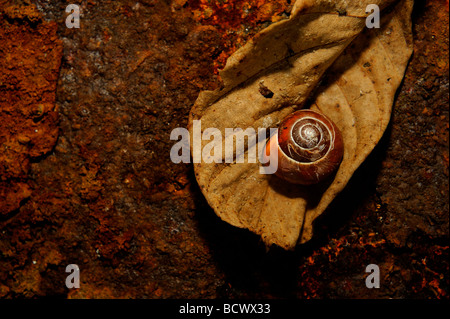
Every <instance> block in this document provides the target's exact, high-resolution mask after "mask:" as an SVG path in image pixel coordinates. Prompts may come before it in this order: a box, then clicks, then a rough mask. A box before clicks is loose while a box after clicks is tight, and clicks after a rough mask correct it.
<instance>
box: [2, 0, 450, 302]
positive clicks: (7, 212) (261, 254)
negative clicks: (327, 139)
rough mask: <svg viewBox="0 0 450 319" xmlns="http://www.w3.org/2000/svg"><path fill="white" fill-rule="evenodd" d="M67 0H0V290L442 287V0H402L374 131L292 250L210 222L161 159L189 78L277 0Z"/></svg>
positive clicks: (271, 293)
mask: <svg viewBox="0 0 450 319" xmlns="http://www.w3.org/2000/svg"><path fill="white" fill-rule="evenodd" d="M73 3H76V4H79V5H80V8H81V12H82V16H81V28H80V29H75V28H74V29H68V28H66V26H65V24H64V21H65V18H66V16H67V14H66V13H65V6H66V5H67V3H66V2H65V1H52V2H51V3H50V2H48V1H34V2H27V1H3V0H2V1H0V14H1V16H2V20H0V24H1V28H0V77H1V80H0V106H1V108H0V117H1V119H0V143H1V145H0V147H1V150H2V151H1V152H0V176H1V179H0V297H1V298H16V297H27V298H36V297H43V296H58V297H64V298H129V297H130V298H286V297H290V298H433V299H434V298H443V299H448V297H449V291H448V286H449V276H448V272H449V266H448V236H449V228H448V226H449V219H448V212H449V206H448V194H449V187H448V168H449V155H448V154H449V153H448V146H449V142H448V129H449V125H448V121H449V119H448V58H449V56H448V2H447V1H443V0H439V1H417V3H416V7H415V10H414V17H413V23H414V50H415V52H414V56H413V58H412V60H411V62H410V65H409V68H408V70H407V72H406V76H405V80H404V83H403V85H402V87H401V90H400V92H399V94H398V98H397V100H396V102H395V106H394V114H393V117H392V121H391V124H390V126H389V129H388V131H387V132H386V134H385V136H384V137H383V139H382V141H381V142H380V144H379V145H378V146H377V148H376V149H375V150H374V151H373V153H372V154H371V156H370V157H369V158H368V160H367V161H366V162H365V163H364V164H363V166H362V167H361V168H360V169H359V170H358V171H357V173H356V174H355V176H354V177H353V179H352V180H351V182H350V184H349V185H347V187H346V189H345V190H344V192H343V193H342V194H341V195H340V196H339V197H338V198H336V200H335V201H334V203H333V204H332V205H331V206H330V207H329V209H328V211H327V212H326V213H325V214H324V215H322V216H321V217H320V219H319V220H318V221H317V222H316V224H315V227H316V228H317V232H316V236H315V237H314V238H313V240H312V241H311V242H309V243H308V244H306V245H303V246H299V247H298V248H297V249H296V250H295V251H294V252H285V251H284V250H282V249H279V248H277V247H272V248H271V249H269V250H268V251H266V248H265V247H264V245H263V244H262V243H261V242H260V240H259V238H258V236H256V235H253V234H251V233H249V232H248V231H245V230H241V229H237V228H234V227H232V226H230V225H228V224H226V223H224V222H222V221H221V220H220V219H219V218H217V217H216V216H215V214H214V212H213V211H212V210H211V209H210V208H209V207H208V205H207V203H206V201H205V199H204V198H203V196H202V195H201V192H200V190H199V189H198V186H197V184H196V181H195V177H194V176H193V170H192V166H191V165H189V164H174V163H172V162H171V161H170V157H169V152H170V148H171V147H172V145H173V144H174V141H171V140H170V132H171V130H172V129H174V128H176V127H186V125H187V119H188V112H189V110H190V109H191V107H192V104H193V102H194V101H195V99H196V98H197V95H198V92H200V91H201V90H205V89H210V90H211V89H215V88H217V87H220V85H221V84H220V78H219V76H218V71H217V70H218V69H220V68H221V67H223V65H224V62H225V61H226V58H227V57H228V56H229V55H230V54H231V53H232V52H233V51H234V50H236V49H237V48H239V47H240V46H241V45H243V44H244V43H245V42H246V41H247V40H249V39H250V38H251V37H252V36H253V35H255V34H256V33H257V32H258V31H259V30H261V29H262V28H264V27H266V26H267V25H269V24H270V23H272V22H274V21H277V20H279V19H284V18H287V17H288V16H289V12H290V10H291V6H292V3H291V1H289V0H276V1H269V0H267V1H262V0H261V1H260V0H258V1H243V0H236V1H232V0H228V1H227V0H220V1H219V0H217V1H216V0H211V1H207V0H174V1H156V0H154V1H152V0H145V1H139V2H137V1H125V0H124V1H91V0H89V1H73ZM61 43H62V47H63V49H62V55H61ZM60 64H61V65H60ZM58 70H59V74H58ZM55 97H56V100H55ZM36 130H37V132H36ZM58 132H59V137H58ZM55 143H56V145H55ZM372 263H374V264H377V265H378V266H379V267H380V271H381V280H380V284H381V287H380V288H379V289H367V288H366V286H365V277H366V275H367V274H366V273H365V267H366V266H367V265H368V264H372ZM68 264H77V265H78V266H79V267H80V270H81V287H80V288H79V289H68V288H67V287H66V286H65V278H66V276H67V275H68V274H67V273H66V272H65V268H66V266H67V265H68Z"/></svg>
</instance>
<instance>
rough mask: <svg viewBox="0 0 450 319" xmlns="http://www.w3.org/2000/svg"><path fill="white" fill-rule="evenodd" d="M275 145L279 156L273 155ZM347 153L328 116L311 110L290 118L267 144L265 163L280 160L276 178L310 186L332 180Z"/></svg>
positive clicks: (337, 130) (340, 135)
mask: <svg viewBox="0 0 450 319" xmlns="http://www.w3.org/2000/svg"><path fill="white" fill-rule="evenodd" d="M271 143H276V145H275V146H276V148H274V149H276V150H277V152H275V153H276V154H270V149H271V147H270V146H271ZM343 154H344V142H343V139H342V134H341V132H340V131H339V129H338V128H337V126H336V124H334V123H333V122H332V121H331V120H330V119H329V118H328V117H326V116H325V115H323V114H321V113H318V112H316V111H312V110H300V111H296V112H294V113H292V114H291V115H289V116H287V117H286V118H285V119H284V120H283V121H282V122H281V124H280V126H279V129H278V133H277V134H275V135H273V136H272V137H271V138H270V139H269V141H268V142H267V144H266V147H265V149H264V156H265V158H266V162H267V161H269V162H270V160H271V158H272V159H273V156H277V157H278V169H277V171H276V173H275V174H276V175H277V176H278V177H280V178H282V179H284V180H286V181H288V182H290V183H293V184H302V185H311V184H316V183H319V182H321V181H323V180H325V179H326V178H327V177H329V176H330V175H331V174H332V173H333V172H335V171H336V170H337V168H338V167H339V165H340V163H341V161H342V157H343Z"/></svg>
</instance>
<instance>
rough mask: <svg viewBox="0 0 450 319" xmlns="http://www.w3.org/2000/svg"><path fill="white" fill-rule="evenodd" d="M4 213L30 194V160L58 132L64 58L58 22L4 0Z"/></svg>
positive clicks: (0, 53) (0, 182) (0, 26)
mask: <svg viewBox="0 0 450 319" xmlns="http://www.w3.org/2000/svg"><path fill="white" fill-rule="evenodd" d="M0 8H1V10H0V15H1V20H0V30H1V31H0V43H1V47H0V58H1V64H0V87H1V95H0V144H1V151H0V217H3V216H5V215H8V214H10V213H11V212H13V211H15V210H17V209H18V208H19V206H20V203H21V202H23V201H24V200H25V199H27V198H28V197H29V196H30V195H31V192H32V190H31V188H30V186H29V184H28V183H27V179H28V173H29V170H30V161H32V160H33V159H36V158H39V157H42V156H43V155H45V154H46V153H48V152H49V151H50V150H51V149H52V148H53V146H54V145H55V143H56V139H57V136H58V123H57V121H58V113H57V111H56V110H55V96H56V95H55V90H56V83H57V79H58V72H59V67H60V62H61V56H62V43H61V41H60V40H59V39H58V37H57V35H56V23H54V22H43V21H42V17H41V14H40V13H39V12H38V11H37V9H36V7H35V6H16V5H12V4H8V3H6V2H5V1H0Z"/></svg>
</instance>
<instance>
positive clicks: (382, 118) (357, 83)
mask: <svg viewBox="0 0 450 319" xmlns="http://www.w3.org/2000/svg"><path fill="white" fill-rule="evenodd" d="M368 4H376V5H378V6H379V7H380V9H381V10H382V11H381V28H379V29H376V28H373V29H368V28H366V25H365V23H366V16H367V15H368V14H367V13H366V12H365V10H366V7H367V5H368ZM411 10H412V0H411V1H410V0H402V1H382V0H377V1H375V0H369V1H352V0H349V1H325V0H315V1H314V0H307V1H303V0H298V1H297V2H296V3H295V5H294V8H293V11H292V14H291V17H290V19H288V20H285V21H281V22H278V23H275V24H273V25H271V26H269V27H268V28H266V29H265V30H263V31H262V32H260V33H259V34H258V35H257V36H256V37H255V38H254V39H253V40H252V41H250V42H249V43H247V44H246V45H245V46H244V47H242V48H241V49H240V50H238V51H237V52H235V53H234V54H233V55H232V56H231V57H230V58H229V59H228V61H227V64H226V67H225V69H224V70H223V71H222V72H221V77H222V79H223V82H224V87H223V88H222V89H221V90H216V91H204V92H201V93H200V95H199V97H198V99H197V101H196V103H195V105H194V107H193V108H192V111H191V114H190V118H189V130H190V133H191V148H192V153H193V154H194V157H195V156H196V155H198V150H199V149H202V148H203V147H204V146H205V145H207V144H209V143H211V141H209V140H201V135H197V136H194V130H193V121H194V120H201V127H202V131H204V130H205V129H207V128H217V129H218V130H220V132H221V134H222V136H225V128H242V129H244V130H245V129H246V128H254V129H255V130H257V129H258V128H269V127H277V125H278V124H279V123H280V121H281V120H282V119H283V118H284V117H285V116H286V115H288V114H290V113H292V112H293V111H294V110H296V109H298V108H301V107H305V106H309V102H308V103H307V101H311V102H312V103H311V108H312V109H319V110H320V111H321V112H322V113H324V114H326V115H327V116H328V117H329V118H331V119H332V120H333V121H334V122H335V123H336V125H337V126H338V127H339V128H340V130H341V132H342V134H343V138H344V158H343V161H342V164H341V166H340V168H339V170H338V172H337V173H336V175H335V177H334V179H333V180H332V181H331V182H330V183H328V184H319V185H316V186H300V185H292V184H289V183H286V182H284V181H282V180H280V179H278V177H276V176H274V175H263V174H260V170H259V167H260V164H259V163H249V162H248V161H245V163H231V164H226V163H224V161H222V163H211V164H210V163H205V162H204V161H203V160H202V161H201V162H200V163H195V164H194V170H195V175H196V178H197V181H198V184H199V186H200V188H201V190H202V192H203V194H204V196H205V198H206V199H207V201H208V203H209V204H210V206H211V207H212V208H213V209H214V211H215V212H216V214H217V215H218V216H219V217H220V218H221V219H223V220H224V221H226V222H228V223H230V224H232V225H234V226H237V227H242V228H247V229H249V230H251V231H253V232H255V233H257V234H259V235H261V237H262V238H263V240H264V242H265V243H266V244H267V245H270V244H276V245H279V246H281V247H283V248H285V249H292V248H294V247H295V245H296V244H297V243H298V242H300V243H304V242H306V241H308V240H309V239H311V237H312V229H313V228H312V223H313V221H314V219H315V218H317V217H318V216H319V215H320V214H321V213H322V212H323V211H324V210H325V209H326V207H327V206H328V205H329V204H330V202H331V201H332V200H333V199H334V198H335V197H336V195H337V194H338V193H339V192H340V191H341V190H342V189H343V188H344V187H345V185H346V184H347V182H348V181H349V179H350V178H351V176H352V174H353V173H354V171H355V170H356V169H357V168H358V166H359V165H360V164H361V163H362V162H363V161H364V159H365V158H366V157H367V156H368V154H369V153H370V152H371V151H372V149H373V148H374V147H375V145H376V144H377V142H378V141H379V139H380V138H381V136H382V135H383V132H384V130H385V129H386V126H387V124H388V122H389V119H390V114H391V109H392V104H393V100H394V96H395V92H396V90H397V88H398V86H399V85H400V83H401V80H402V78H403V75H404V71H405V69H406V66H407V63H408V60H409V57H410V55H411V53H412V36H411V22H410V16H411ZM343 12H344V13H345V14H343ZM324 74H325V76H324ZM321 79H324V81H323V83H322V84H320V85H319V81H320V80H321ZM261 85H263V86H264V88H265V89H267V90H269V91H270V92H273V94H272V95H271V97H270V98H268V97H267V95H266V94H263V93H261ZM200 141H201V143H200ZM195 143H199V144H198V145H199V146H201V147H199V148H196V147H195ZM213 143H221V144H222V149H223V150H224V149H225V147H224V143H225V141H223V140H222V139H219V140H216V139H214V140H213ZM247 147H248V152H250V151H252V147H256V145H253V146H249V145H247ZM222 155H223V156H224V154H222Z"/></svg>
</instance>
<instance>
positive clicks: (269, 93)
mask: <svg viewBox="0 0 450 319" xmlns="http://www.w3.org/2000/svg"><path fill="white" fill-rule="evenodd" d="M259 93H261V95H262V96H264V97H265V98H268V99H270V98H272V97H273V92H272V91H271V90H269V88H268V87H267V86H265V85H264V84H263V83H259Z"/></svg>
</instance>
